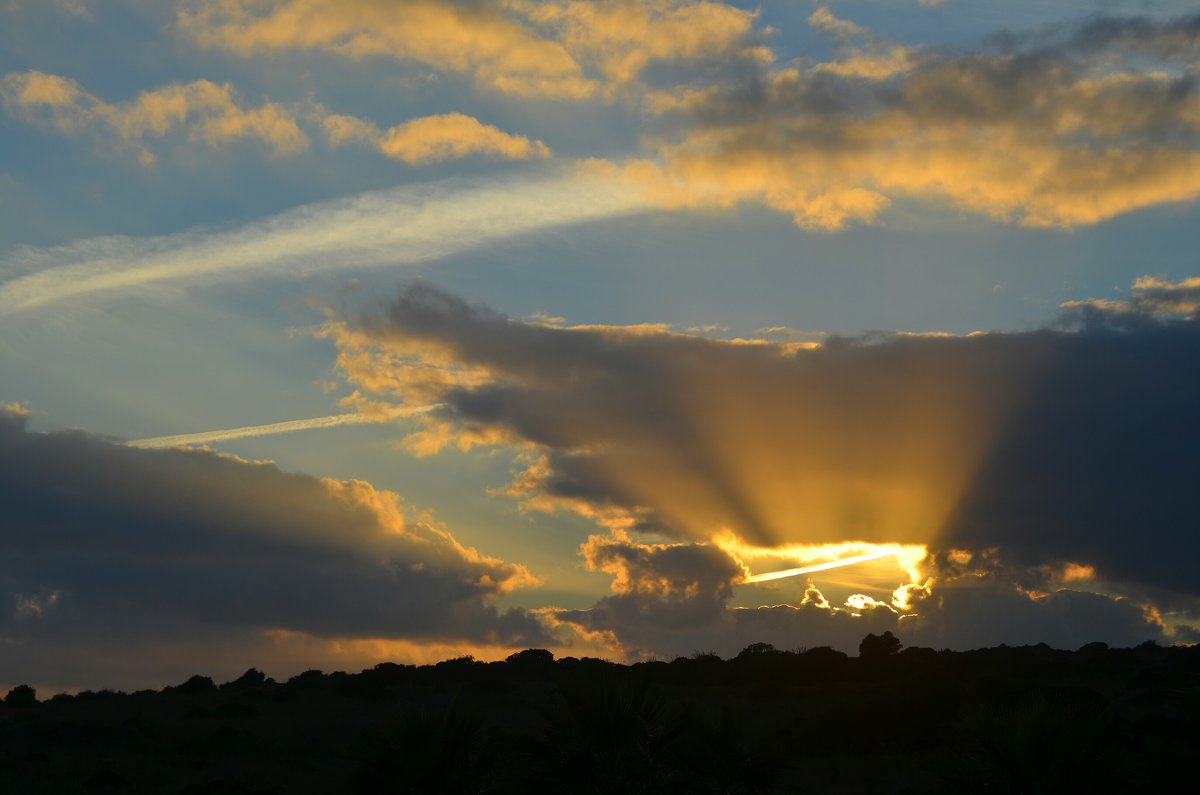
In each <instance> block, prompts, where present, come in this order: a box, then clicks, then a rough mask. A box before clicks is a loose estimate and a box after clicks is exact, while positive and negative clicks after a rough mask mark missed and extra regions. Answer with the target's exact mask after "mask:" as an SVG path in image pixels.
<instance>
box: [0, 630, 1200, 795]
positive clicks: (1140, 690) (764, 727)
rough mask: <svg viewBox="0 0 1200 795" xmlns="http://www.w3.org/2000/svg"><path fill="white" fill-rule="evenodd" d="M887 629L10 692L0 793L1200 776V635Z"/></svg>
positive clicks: (1134, 784) (1101, 782)
mask: <svg viewBox="0 0 1200 795" xmlns="http://www.w3.org/2000/svg"><path fill="white" fill-rule="evenodd" d="M872 637H874V636H870V637H869V638H868V640H870V639H871V638H872ZM876 640H882V639H881V638H877V639H876ZM894 646H895V644H892V645H889V644H888V643H882V644H880V643H877V644H874V645H871V644H869V643H867V644H866V645H864V650H863V651H864V654H863V656H862V657H858V658H852V657H847V656H846V655H844V654H841V653H840V652H836V651H833V650H830V649H812V650H809V651H806V652H781V651H776V650H774V649H772V648H771V647H769V646H766V645H764V644H756V645H754V646H750V647H748V648H747V649H746V650H745V651H743V652H742V653H741V654H740V655H738V656H737V657H736V658H734V659H731V660H721V659H720V658H718V657H716V656H713V655H698V656H695V657H692V658H679V659H677V660H675V661H673V662H670V663H667V662H649V663H639V664H637V665H631V666H622V665H616V664H612V663H607V662H604V661H601V660H595V659H575V658H570V657H568V658H565V659H560V660H557V661H556V660H554V659H553V658H552V657H551V655H550V654H549V652H545V651H540V650H530V651H526V652H521V653H519V654H515V655H513V656H512V657H510V658H509V659H508V661H505V662H496V663H479V662H474V661H472V660H470V659H469V658H464V659H458V660H448V661H446V662H442V663H438V664H437V665H432V666H421V667H413V666H403V665H393V664H382V665H379V666H376V667H375V668H374V669H371V670H367V671H363V672H362V673H359V674H345V673H333V674H322V673H320V672H318V671H309V672H307V673H304V674H301V675H299V676H296V677H294V678H292V679H290V680H288V681H287V682H274V681H272V680H270V679H266V678H265V677H263V675H262V674H260V673H258V672H257V671H254V670H251V671H248V672H247V673H246V674H245V675H244V676H242V677H241V678H239V679H237V680H235V681H232V682H227V683H225V684H222V685H219V686H217V685H214V683H213V682H212V680H210V679H208V678H206V677H201V676H196V677H193V678H192V679H190V680H188V681H187V682H185V683H183V684H181V685H179V686H177V687H169V688H166V689H164V690H162V691H161V692H154V691H142V692H137V693H130V694H122V693H113V692H108V691H103V692H84V693H80V694H78V695H75V696H67V695H59V696H55V697H54V698H51V699H49V700H47V701H44V702H41V703H38V702H37V701H36V700H35V694H34V693H32V692H31V691H30V690H29V689H28V688H15V689H14V690H13V691H12V692H10V693H9V695H8V697H7V698H6V699H5V702H4V705H3V706H2V707H0V792H2V793H70V792H120V793H155V795H158V794H159V793H188V794H189V795H192V794H199V793H247V794H248V793H257V794H259V795H266V793H278V795H291V793H310V792H311V793H339V792H371V793H375V792H380V793H382V792H404V793H492V792H495V793H504V792H514V793H529V792H561V793H672V792H686V793H754V792H805V793H850V792H913V793H943V792H944V793H959V792H1023V793H1034V792H1046V793H1070V792H1169V791H1176V790H1177V789H1178V787H1179V785H1180V782H1186V781H1189V780H1191V781H1193V782H1194V781H1195V769H1194V763H1195V759H1196V753H1197V747H1198V746H1197V741H1198V740H1200V648H1162V647H1159V646H1155V645H1152V644H1147V645H1143V646H1140V647H1138V648H1136V649H1111V650H1110V649H1107V648H1105V647H1104V646H1103V645H1102V644H1091V645H1089V646H1086V647H1084V648H1083V649H1081V650H1079V651H1077V652H1063V651H1055V650H1052V649H1050V648H1048V647H1046V646H1031V647H1024V648H1006V647H999V648H995V649H988V650H983V651H974V652H966V653H954V652H934V651H932V650H929V649H905V650H903V651H900V652H898V653H896V652H895V647H894Z"/></svg>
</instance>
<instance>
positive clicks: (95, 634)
mask: <svg viewBox="0 0 1200 795" xmlns="http://www.w3.org/2000/svg"><path fill="white" fill-rule="evenodd" d="M0 501H2V502H3V504H4V506H5V509H4V510H5V516H4V522H3V525H2V527H0V595H3V597H4V598H6V599H8V600H9V608H8V610H4V611H0V642H2V643H3V644H4V645H5V648H6V650H7V649H12V650H14V651H13V654H12V655H10V654H9V653H8V652H7V651H6V654H5V662H4V663H3V664H0V680H4V681H8V680H9V679H11V678H14V677H27V676H28V675H29V673H30V671H32V670H38V669H39V668H31V667H24V668H22V667H20V666H21V663H19V661H20V660H24V661H25V663H24V664H25V665H26V666H27V665H28V663H29V662H30V661H31V660H34V659H36V658H38V657H39V656H41V657H44V658H46V660H47V661H49V660H51V659H52V658H56V657H59V656H67V657H70V656H71V655H83V656H88V655H97V654H102V653H110V654H113V655H114V656H118V655H116V654H115V652H114V651H113V650H114V649H119V648H121V647H122V646H125V645H128V646H129V647H130V648H136V647H146V646H154V645H157V646H158V647H159V648H160V650H165V652H164V654H163V655H161V656H175V655H176V653H177V652H179V651H180V650H181V649H185V648H188V647H189V644H200V643H201V640H203V639H208V640H214V641H216V642H215V643H214V649H217V650H223V653H224V652H228V655H229V656H227V657H226V658H225V660H224V661H223V662H221V658H220V655H219V654H216V652H214V651H213V649H210V650H209V653H208V654H207V655H206V656H204V658H203V659H204V660H205V661H206V662H207V663H208V664H213V665H217V666H218V667H220V668H222V669H231V668H232V669H236V668H237V667H238V666H241V668H242V669H244V668H245V667H248V666H249V665H252V664H257V663H255V661H253V660H250V659H248V658H247V656H246V654H245V653H242V652H238V650H237V649H230V648H229V644H228V640H229V639H230V638H237V639H242V640H246V641H247V643H249V646H247V649H250V648H252V647H253V648H257V647H261V646H263V645H270V644H268V643H266V642H265V641H271V642H275V640H279V639H280V638H283V639H285V640H286V639H292V640H295V639H297V638H300V639H305V638H306V639H308V642H309V643H310V644H311V645H313V646H318V645H321V644H324V645H326V646H330V647H332V646H334V645H336V644H338V643H342V644H347V643H349V644H354V643H360V644H365V643H381V644H384V645H386V644H387V643H389V642H406V641H407V642H414V641H428V642H432V643H442V644H444V645H451V644H455V643H457V644H460V645H462V644H465V645H471V644H475V645H489V644H490V645H495V646H504V647H509V648H512V647H522V646H527V645H541V644H545V643H546V642H548V637H547V635H546V634H545V631H544V630H543V628H542V625H541V624H540V623H539V622H538V621H537V620H536V619H535V618H534V617H532V616H530V615H529V614H527V613H524V612H522V611H519V610H515V609H510V610H507V611H500V610H498V609H497V608H496V607H495V606H494V605H493V604H492V602H493V601H494V600H495V599H496V598H498V597H500V596H502V595H504V594H506V593H509V592H511V591H512V590H513V589H514V588H519V587H523V586H530V585H534V584H536V582H537V581H536V579H535V578H534V577H533V575H532V574H531V573H530V572H529V571H528V570H526V569H525V568H524V567H522V566H521V565H519V564H515V563H508V562H505V561H501V560H498V559H496V558H492V557H488V556H487V555H484V554H482V553H480V552H478V551H477V550H475V549H473V548H470V547H465V546H463V545H462V544H460V543H459V542H458V541H456V540H455V539H454V537H453V536H452V535H451V534H450V533H449V532H448V531H447V530H446V529H444V528H443V527H441V526H440V525H439V524H438V523H437V522H436V521H435V520H433V519H432V518H431V517H422V516H417V517H413V516H411V515H407V512H406V511H405V509H404V507H403V505H402V504H401V501H400V499H399V497H398V496H397V495H395V494H394V493H391V492H388V491H382V490H378V489H375V488H373V487H372V486H371V485H370V484H368V483H365V482H361V481H347V482H339V481H334V480H319V479H316V478H312V477H307V476H303V475H294V474H288V473H285V472H281V471H280V470H279V469H277V468H276V467H275V466H273V465H270V464H258V463H248V462H245V461H242V460H238V459H233V458H228V457H222V456H218V455H216V454H213V453H211V452H205V451H194V450H179V449H176V450H139V449H134V448H130V447H125V446H121V445H118V444H113V443H110V442H108V441H105V440H103V439H100V438H97V437H94V436H89V435H86V434H83V433H78V432H61V433H49V434H40V433H31V432H29V431H27V430H26V429H25V427H24V418H22V417H19V416H17V415H14V414H11V413H5V414H3V415H0ZM272 638H274V639H275V640H272ZM256 644H257V646H256ZM201 645H202V644H201ZM234 645H235V646H236V644H234ZM105 650H107V652H105ZM328 656H334V655H332V654H331V653H330V654H329V655H328ZM125 659H126V663H127V665H129V666H131V668H137V665H138V663H137V662H136V660H134V659H132V658H130V657H129V656H128V655H126V656H125ZM60 663H61V660H60ZM303 663H304V661H303V660H301V659H297V660H295V661H294V664H296V665H303ZM187 664H188V665H198V664H199V660H191V659H189V660H187ZM54 665H59V663H55V664H54ZM59 667H61V666H59ZM192 672H193V673H194V672H195V671H192ZM228 672H230V673H236V671H228ZM87 676H88V674H87V672H86V671H82V670H76V671H75V678H74V682H75V683H79V682H80V681H87ZM90 681H91V682H92V683H93V684H94V681H95V680H94V679H92V680H90ZM71 683H72V682H71V680H69V679H68V680H60V681H59V682H58V685H59V686H64V685H70V684H71Z"/></svg>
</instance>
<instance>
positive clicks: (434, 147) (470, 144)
mask: <svg viewBox="0 0 1200 795" xmlns="http://www.w3.org/2000/svg"><path fill="white" fill-rule="evenodd" d="M324 125H325V130H326V133H327V134H328V136H329V142H330V144H332V145H333V146H342V145H346V144H351V143H357V144H365V145H367V146H372V147H376V148H378V149H379V150H380V151H381V152H383V153H384V154H385V155H387V156H388V157H393V158H396V159H397V160H403V161H404V162H406V163H408V164H410V165H422V164H425V163H432V162H436V161H440V160H450V159H454V158H460V157H467V156H468V155H474V154H482V155H487V156H491V157H501V158H505V159H507V160H528V159H530V158H544V157H549V156H550V149H549V147H547V146H546V145H545V144H544V143H542V142H541V141H534V140H530V139H529V138H526V137H525V136H523V135H513V134H511V133H506V132H504V131H503V130H501V129H499V128H498V127H493V126H492V125H490V124H484V123H482V122H481V121H479V120H478V119H476V118H474V117H472V116H467V115H465V114H462V113H444V114H440V115H436V116H424V117H422V118H419V119H412V120H411V121H407V122H405V123H404V124H399V125H396V126H395V127H390V128H388V129H387V130H386V131H383V130H380V129H379V128H378V127H376V126H375V125H374V124H371V123H370V122H367V121H364V120H362V119H359V118H356V117H354V116H339V115H331V116H327V117H325V119H324Z"/></svg>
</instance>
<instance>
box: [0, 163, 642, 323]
mask: <svg viewBox="0 0 1200 795" xmlns="http://www.w3.org/2000/svg"><path fill="white" fill-rule="evenodd" d="M647 207H648V204H647V202H646V200H645V199H644V198H643V197H641V196H638V195H637V194H636V193H635V192H634V191H631V190H629V188H628V186H624V185H621V184H618V183H616V182H613V181H611V180H606V179H604V178H603V177H601V176H598V175H574V174H562V173H550V174H547V173H546V172H540V173H537V174H533V175H524V176H519V177H512V178H508V179H491V180H473V181H469V180H446V181H441V182H433V183H418V184H412V185H406V186H404V187H401V188H396V189H392V190H385V191H376V192H371V193H365V194H360V195H358V196H351V197H349V198H345V199H337V200H333V201H327V202H320V203H317V204H311V205H307V206H302V207H298V208H295V209H293V210H289V211H287V212H285V213H281V214H280V215H276V216H273V217H270V218H266V219H263V220H260V221H256V222H252V223H249V224H246V225H245V226H242V227H241V228H238V229H234V230H232V231H219V232H211V231H206V230H196V231H192V232H185V233H180V234H175V235H166V236H162V237H151V238H129V237H104V238H96V239H92V240H82V241H78V242H75V243H71V244H69V245H66V246H59V247H54V248H45V249H35V248H18V249H16V250H15V251H13V252H12V253H10V254H9V255H8V257H7V259H6V260H5V261H0V275H3V277H4V281H0V313H4V312H13V311H19V310H27V309H31V308H34V307H38V306H45V305H47V304H52V303H54V302H58V301H62V300H64V299H67V298H72V297H79V296H92V295H96V294H99V293H105V292H107V293H108V294H109V295H110V296H120V295H124V294H127V293H129V292H130V291H133V290H136V289H138V288H141V287H144V286H146V285H152V284H155V283H160V282H177V283H184V284H204V283H212V282H217V281H229V280H232V279H237V278H245V277H246V276H249V275H258V276H262V275H269V276H274V277H276V278H279V277H285V278H286V277H290V278H295V277H297V276H300V275H304V274H307V273H311V272H313V271H317V270H327V269H333V268H348V267H379V266H384V265H387V266H397V265H403V264H408V263H414V262H423V261H428V260H433V259H437V258H439V257H444V256H447V255H449V254H453V253H456V252H459V251H465V250H469V249H472V248H475V247H478V246H482V245H486V244H487V243H489V242H491V241H494V240H498V239H502V238H505V237H510V236H513V235H518V234H523V233H527V232H532V231H535V230H539V229H548V228H553V227H558V226H565V225H568V224H575V223H584V222H587V221H595V220H600V219H605V218H613V217H617V216H621V215H629V214H633V213H638V212H644V211H645V210H646V209H647Z"/></svg>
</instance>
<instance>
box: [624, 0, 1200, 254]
mask: <svg viewBox="0 0 1200 795" xmlns="http://www.w3.org/2000/svg"><path fill="white" fill-rule="evenodd" d="M809 24H810V25H811V26H812V27H813V28H814V29H815V30H817V31H819V32H821V33H823V34H824V35H826V36H827V37H828V38H829V39H830V41H831V44H832V46H833V48H834V51H835V56H834V58H833V59H832V60H826V61H818V60H814V59H807V58H803V57H802V58H800V59H798V60H797V61H796V62H794V63H792V64H788V65H786V66H783V67H775V66H773V65H771V64H770V63H764V65H763V67H762V68H761V69H759V70H758V71H757V72H754V73H751V74H750V75H749V76H745V74H744V72H743V75H742V76H741V77H739V78H738V79H736V80H725V81H720V82H715V83H711V84H708V85H691V86H686V87H682V88H679V89H677V90H674V91H668V92H658V93H656V94H651V95H648V103H647V107H648V109H649V110H650V111H651V112H652V113H654V114H656V115H657V116H658V117H659V125H660V126H659V127H658V129H657V132H656V133H655V134H653V135H652V137H651V140H656V141H657V146H656V147H655V148H656V155H657V158H656V159H654V160H645V161H640V162H637V161H635V162H630V163H627V164H625V165H624V166H622V170H623V171H624V173H625V174H626V176H627V177H628V178H630V179H632V180H634V181H636V182H640V183H641V184H643V185H644V186H645V189H646V190H648V191H649V192H651V193H652V194H653V195H655V196H657V197H658V199H659V200H660V201H662V202H663V203H665V204H667V205H670V206H682V207H690V206H729V205H733V204H736V203H739V202H746V201H754V202H761V203H764V204H766V205H767V206H769V207H771V208H774V209H776V210H779V211H780V212H784V213H787V214H789V215H791V216H792V217H793V218H794V220H795V222H796V224H797V225H799V226H801V227H804V228H807V229H815V230H837V229H841V228H844V227H845V226H847V225H848V224H850V223H853V222H856V221H863V222H866V221H871V220H873V219H875V218H877V217H878V216H879V215H880V214H881V213H882V212H883V211H884V210H885V209H886V208H887V207H888V206H889V205H890V204H891V203H892V202H893V201H895V200H898V199H905V198H918V199H922V200H931V201H942V202H949V203H951V204H953V205H955V206H958V207H962V208H965V209H968V210H971V211H975V212H979V213H982V214H985V215H988V216H991V217H994V218H997V219H1003V220H1013V221H1016V222H1019V223H1021V224H1023V225H1027V226H1036V227H1073V226H1080V225H1086V224H1094V223H1097V222H1099V221H1103V220H1105V219H1107V218H1111V217H1113V216H1115V215H1119V214H1122V213H1126V212H1130V211H1132V210H1136V209H1138V208H1141V207H1148V206H1153V205H1158V204H1163V203H1167V202H1180V201H1189V200H1193V199H1195V198H1196V196H1197V195H1200V146H1198V144H1197V142H1198V141H1200V94H1198V93H1197V89H1196V85H1197V83H1196V69H1197V59H1196V53H1197V51H1200V48H1198V47H1197V44H1196V43H1197V40H1198V37H1197V31H1200V17H1197V16H1189V17H1184V18H1181V19H1177V20H1170V21H1163V22H1159V21H1152V20H1149V19H1145V18H1109V17H1093V18H1089V19H1088V20H1085V21H1084V22H1082V23H1076V24H1070V25H1061V26H1059V27H1057V28H1056V29H1054V30H1051V31H1043V32H1040V33H1037V34H1029V35H1025V36H1021V35H1010V36H1001V37H998V39H997V40H998V41H1000V42H1001V43H1002V45H1003V46H1000V47H998V48H997V47H990V48H989V47H985V48H982V49H979V50H977V51H970V52H953V51H948V50H943V49H936V48H922V47H908V46H900V45H895V44H891V43H888V42H887V41H885V40H883V39H881V38H880V37H878V36H875V35H874V34H872V33H871V32H870V31H868V30H865V29H864V28H862V27H861V26H858V25H856V24H854V23H852V22H850V21H848V20H843V19H839V18H837V17H835V16H834V15H833V14H832V13H831V12H830V11H829V10H828V9H825V8H820V9H818V10H817V11H816V12H814V13H813V14H812V16H811V17H810V19H809Z"/></svg>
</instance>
